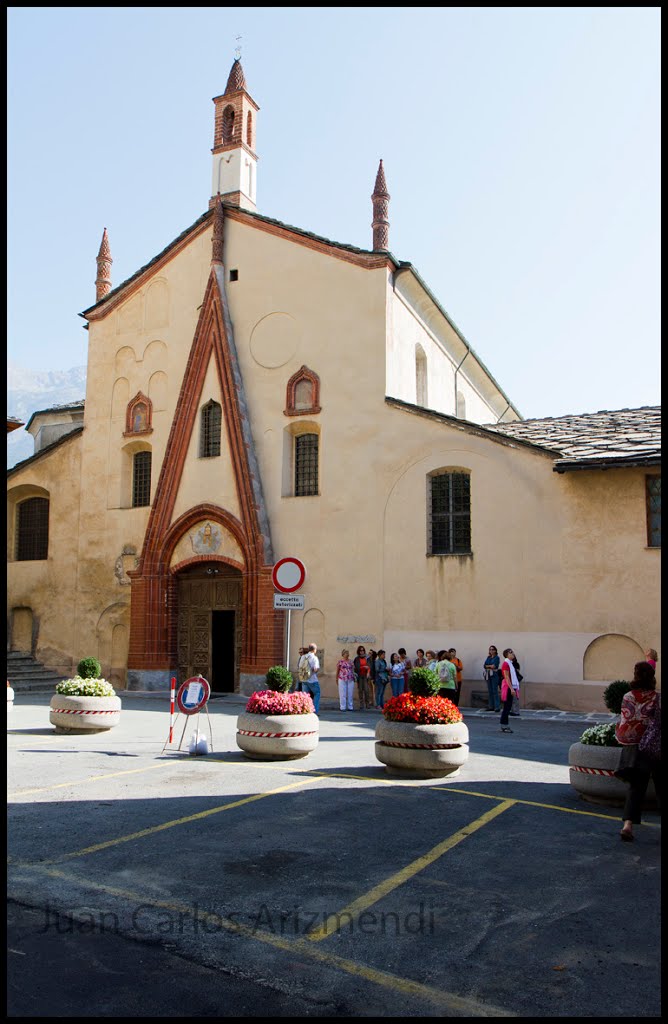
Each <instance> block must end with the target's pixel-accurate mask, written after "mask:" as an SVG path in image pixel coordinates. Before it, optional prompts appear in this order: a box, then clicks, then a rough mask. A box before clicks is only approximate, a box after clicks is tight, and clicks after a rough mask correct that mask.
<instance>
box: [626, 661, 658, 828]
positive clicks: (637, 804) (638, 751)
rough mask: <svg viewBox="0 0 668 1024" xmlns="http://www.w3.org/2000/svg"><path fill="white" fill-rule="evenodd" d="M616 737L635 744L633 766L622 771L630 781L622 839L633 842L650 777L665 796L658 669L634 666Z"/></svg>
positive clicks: (629, 743) (637, 664)
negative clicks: (662, 778) (657, 684)
mask: <svg viewBox="0 0 668 1024" xmlns="http://www.w3.org/2000/svg"><path fill="white" fill-rule="evenodd" d="M615 736H616V737H617V740H618V742H619V743H621V744H622V745H623V746H625V747H635V751H634V753H635V758H633V762H632V765H631V767H630V768H625V769H624V770H623V773H620V775H621V778H623V780H624V781H627V782H628V783H629V791H628V794H627V796H626V802H625V804H624V810H623V812H622V831H621V832H620V837H621V839H622V842H625V843H630V842H632V841H633V838H634V836H633V826H634V825H639V824H640V817H641V810H642V803H643V800H644V798H645V793H646V792H647V786H648V785H649V780H650V777H651V778H652V779H653V781H654V789H655V792H656V796H657V800H658V801H660V799H661V791H660V789H661V696H660V694H658V693H657V692H656V676H655V675H654V669H653V668H652V666H651V665H649V664H648V663H647V662H646V661H639V662H637V663H636V665H635V666H634V669H633V683H632V684H631V689H630V690H629V692H628V693H625V694H624V699H623V701H622V713H621V716H620V721H619V722H618V723H617V725H616V727H615Z"/></svg>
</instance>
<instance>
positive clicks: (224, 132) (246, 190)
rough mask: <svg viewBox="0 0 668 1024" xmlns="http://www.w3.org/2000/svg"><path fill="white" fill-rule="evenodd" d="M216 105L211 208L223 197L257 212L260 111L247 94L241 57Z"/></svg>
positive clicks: (235, 64) (234, 65) (234, 66)
mask: <svg viewBox="0 0 668 1024" xmlns="http://www.w3.org/2000/svg"><path fill="white" fill-rule="evenodd" d="M213 102H214V103H215V125H214V133H213V149H212V150H211V152H212V153H213V176H212V180H211V199H210V201H209V207H210V208H211V207H212V206H214V205H215V203H216V202H217V200H218V199H219V198H220V199H224V200H225V202H226V203H234V204H235V205H236V206H241V207H243V208H244V209H245V210H255V209H256V201H255V197H256V190H257V156H256V154H255V132H256V129H257V123H256V118H257V112H258V110H259V109H260V108H259V107H258V105H257V103H256V102H255V101H254V100H253V99H252V98H251V97H250V96H249V94H248V92H247V91H246V79H245V77H244V72H243V68H242V67H241V61H240V60H239V58H238V57H237V58H236V60H235V61H234V64H233V65H232V70H231V71H230V74H229V78H228V79H227V85H226V87H225V92H224V93H223V94H222V96H215V97H214V100H213Z"/></svg>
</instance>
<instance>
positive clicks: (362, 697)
mask: <svg viewBox="0 0 668 1024" xmlns="http://www.w3.org/2000/svg"><path fill="white" fill-rule="evenodd" d="M353 666H354V669H355V678H356V679H357V692H358V695H359V701H360V711H366V710H367V709H370V708H371V694H370V693H369V675H370V669H369V659H368V658H367V656H366V647H364V646H362V644H360V646H359V647H358V648H357V655H356V657H355V660H354V662H353Z"/></svg>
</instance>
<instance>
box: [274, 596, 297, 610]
mask: <svg viewBox="0 0 668 1024" xmlns="http://www.w3.org/2000/svg"><path fill="white" fill-rule="evenodd" d="M303 607H304V595H303V594H274V608H293V609H294V608H297V609H302V608H303Z"/></svg>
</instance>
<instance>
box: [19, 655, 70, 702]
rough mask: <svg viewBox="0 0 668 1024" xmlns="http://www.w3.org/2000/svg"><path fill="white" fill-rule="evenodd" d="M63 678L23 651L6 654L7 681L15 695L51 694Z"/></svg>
mask: <svg viewBox="0 0 668 1024" xmlns="http://www.w3.org/2000/svg"><path fill="white" fill-rule="evenodd" d="M63 678H65V677H64V676H61V675H58V674H57V673H56V672H53V671H52V670H51V669H50V668H47V667H46V666H45V665H42V663H41V662H39V661H37V660H36V659H35V658H33V657H32V655H31V654H28V653H27V652H25V651H8V652H7V679H8V680H9V682H10V683H11V685H12V688H13V690H14V693H16V694H19V693H53V691H54V690H55V688H56V684H57V683H59V682H60V681H61V679H63Z"/></svg>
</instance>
